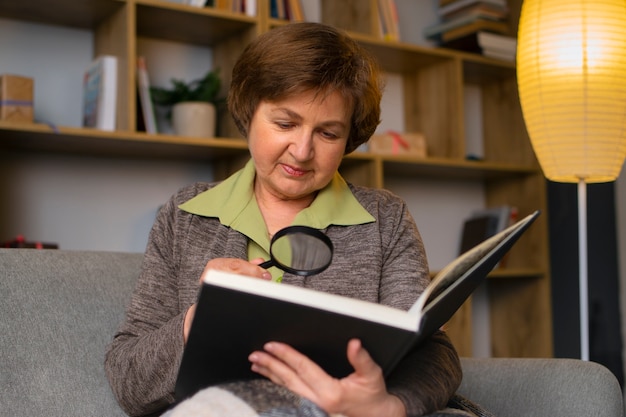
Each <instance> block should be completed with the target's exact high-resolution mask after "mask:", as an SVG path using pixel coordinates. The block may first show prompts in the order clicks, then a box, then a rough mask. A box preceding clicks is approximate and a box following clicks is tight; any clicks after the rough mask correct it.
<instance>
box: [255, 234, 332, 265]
mask: <svg viewBox="0 0 626 417" xmlns="http://www.w3.org/2000/svg"><path fill="white" fill-rule="evenodd" d="M332 259H333V244H332V242H331V241H330V239H329V238H328V236H326V235H325V234H324V233H322V232H321V231H319V230H318V229H314V228H312V227H308V226H289V227H285V228H284V229H280V230H279V231H278V232H276V234H275V235H274V237H272V241H271V242H270V260H269V261H265V262H263V263H262V264H261V265H259V266H260V267H261V268H266V269H267V268H269V267H272V266H276V267H278V268H280V269H282V270H283V271H285V272H288V273H290V274H294V275H300V276H309V275H315V274H319V273H320V272H322V271H324V270H325V269H326V268H328V266H329V265H330V262H331V261H332Z"/></svg>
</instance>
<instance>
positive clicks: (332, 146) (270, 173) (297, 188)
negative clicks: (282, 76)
mask: <svg viewBox="0 0 626 417" xmlns="http://www.w3.org/2000/svg"><path fill="white" fill-rule="evenodd" d="M351 116H352V106H351V105H350V104H349V103H348V102H347V101H346V100H345V99H344V98H343V97H342V96H341V95H340V94H339V93H337V92H333V93H331V94H328V95H324V94H319V95H318V96H317V97H316V96H315V93H314V92H304V93H301V94H299V95H296V96H293V97H290V98H288V99H285V100H281V101H277V102H268V101H262V102H261V103H260V104H259V106H258V107H257V109H256V112H255V113H254V115H253V116H252V121H251V122H250V128H249V130H248V132H249V133H248V144H249V148H250V153H251V155H252V158H253V160H254V163H255V166H256V180H255V192H256V194H257V198H259V197H260V198H263V199H265V200H267V199H280V200H304V201H308V203H309V204H310V202H311V201H312V200H313V199H314V198H315V193H316V192H317V191H319V190H320V189H322V188H324V187H325V186H326V185H327V184H328V183H329V182H330V181H331V179H332V178H333V175H334V174H335V172H336V171H337V169H338V168H339V164H340V163H341V159H342V157H343V154H344V151H345V148H346V142H347V140H348V136H349V134H350V119H351Z"/></svg>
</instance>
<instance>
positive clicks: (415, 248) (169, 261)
mask: <svg viewBox="0 0 626 417" xmlns="http://www.w3.org/2000/svg"><path fill="white" fill-rule="evenodd" d="M381 95H382V86H381V79H380V70H379V69H378V67H377V65H376V62H375V61H374V60H373V59H372V58H371V57H370V55H369V54H368V53H367V52H366V51H365V50H364V49H362V48H361V47H360V46H359V45H358V44H357V43H356V42H355V41H353V40H352V39H350V38H349V37H348V36H346V35H345V34H344V33H342V32H340V31H338V30H336V29H334V28H332V27H329V26H325V25H322V24H315V23H299V24H292V25H285V26H282V27H280V28H277V29H273V30H271V31H269V32H267V33H265V34H264V35H262V36H259V37H258V38H256V39H255V40H254V41H253V42H252V43H251V44H250V45H249V46H248V47H247V48H246V50H245V51H244V52H243V54H242V55H241V57H240V58H239V60H238V62H237V63H236V65H235V67H234V69H233V74H232V85H231V89H230V92H229V97H228V106H229V110H230V112H231V114H232V117H233V118H234V120H235V122H236V124H237V126H238V128H239V129H240V131H241V133H242V134H243V135H244V136H245V137H246V138H247V140H248V144H249V149H250V154H251V160H250V161H249V162H248V164H247V165H246V166H245V167H244V168H243V169H241V170H240V171H238V172H236V173H235V174H233V175H232V176H231V177H229V178H227V179H226V180H224V181H222V182H221V183H214V184H206V183H200V184H195V185H192V186H188V187H186V188H183V189H181V190H180V191H179V192H178V193H177V194H175V195H174V196H173V197H172V198H171V199H170V201H169V202H168V203H167V204H166V205H165V206H164V207H163V208H162V209H161V210H160V212H159V214H158V216H157V219H156V221H155V224H154V226H153V229H152V231H151V234H150V237H149V242H148V246H147V249H146V253H145V260H144V264H143V269H142V273H141V276H140V278H139V281H138V284H137V288H136V290H135V292H134V294H133V297H132V301H131V304H130V306H129V309H128V311H127V316H126V319H125V321H124V323H123V324H122V325H121V327H120V329H119V331H118V332H117V334H116V335H115V337H114V340H113V341H112V343H111V345H110V347H109V349H108V352H107V355H106V362H105V365H106V370H107V374H108V377H109V380H110V382H111V386H112V388H113V391H114V392H115V393H116V396H117V398H118V400H119V402H120V404H121V405H122V407H123V408H124V409H125V410H126V411H127V412H128V413H129V414H131V415H145V414H149V413H161V412H163V411H164V410H165V409H167V408H168V407H169V406H171V404H172V403H173V402H174V386H175V382H176V376H177V371H178V367H179V365H180V362H181V358H182V354H183V350H184V346H185V342H186V339H187V335H188V332H189V328H190V326H191V322H192V320H193V316H194V311H195V304H194V303H195V301H196V299H197V292H198V288H199V281H200V280H201V277H202V275H203V272H204V271H206V270H208V269H210V268H214V269H220V270H224V271H229V272H235V273H240V274H245V275H249V276H252V277H258V278H259V279H266V280H269V279H272V278H278V277H279V276H280V277H282V283H281V284H278V283H277V284H275V285H298V286H303V287H308V288H312V289H316V290H321V291H326V292H330V293H335V294H340V295H344V296H349V297H354V298H358V299H363V300H368V301H373V302H377V303H382V304H386V305H390V306H393V307H397V308H401V309H408V308H409V307H410V306H411V304H412V303H413V302H414V300H415V299H416V298H417V297H418V295H419V294H420V292H421V291H422V290H423V288H424V287H425V286H426V285H427V283H428V280H429V278H428V267H427V262H426V256H425V252H424V248H423V245H422V241H421V238H420V236H419V233H418V230H417V227H416V225H415V223H414V221H413V219H412V217H411V215H410V214H409V211H408V209H407V206H406V204H405V202H404V201H402V200H401V199H400V198H399V197H397V196H395V195H393V194H391V193H390V192H388V191H385V190H378V189H369V188H365V187H360V186H356V185H352V184H348V183H346V182H345V181H344V179H343V178H342V177H341V175H340V174H339V173H338V168H339V165H340V163H341V160H342V158H343V156H344V155H346V154H348V153H350V152H352V151H354V150H355V149H356V148H357V147H358V146H359V145H361V144H363V143H365V142H366V141H367V140H368V139H369V138H370V136H371V135H372V134H373V133H374V130H375V129H376V126H377V125H378V123H379V121H380V100H381ZM290 225H306V226H310V227H314V228H316V229H320V230H322V231H323V232H324V233H326V235H327V236H328V237H329V238H330V239H331V241H332V242H333V245H334V247H335V253H334V257H333V263H332V264H331V266H330V267H329V268H328V269H327V270H325V271H324V272H322V273H320V274H318V275H315V276H311V277H301V276H295V275H291V274H288V273H284V272H283V271H280V270H277V269H276V268H271V270H269V271H268V270H265V269H263V268H261V267H260V266H259V264H260V263H261V262H262V260H263V259H267V257H268V250H269V243H270V239H271V237H272V235H273V234H274V233H276V232H277V231H278V230H280V229H282V228H284V227H286V226H290ZM346 354H347V357H348V360H349V362H350V363H351V365H352V366H353V368H354V372H353V373H352V374H350V375H348V376H347V377H345V378H343V379H334V378H332V377H331V376H329V375H328V374H326V373H325V372H324V370H323V369H321V368H320V367H318V366H317V365H316V364H315V363H313V362H312V361H311V360H309V359H308V358H306V357H304V356H303V355H302V354H300V353H299V352H297V351H296V350H294V349H293V348H291V347H290V346H287V345H284V344H281V343H268V344H267V345H266V346H265V350H263V351H258V352H250V357H249V359H250V362H251V369H252V370H253V371H255V372H257V373H258V374H259V380H257V381H245V382H241V383H235V384H230V385H228V386H227V387H222V388H225V389H228V390H229V391H230V392H231V393H236V394H237V395H239V396H240V397H241V398H245V397H246V393H248V395H249V397H254V398H248V400H250V401H251V402H250V404H252V405H253V406H254V404H253V401H252V400H254V399H256V400H257V401H258V399H259V398H262V399H263V401H265V402H267V403H268V404H269V403H272V401H274V402H273V403H272V404H271V406H272V407H278V408H280V407H282V409H283V410H284V409H285V407H288V406H289V404H291V405H294V404H295V405H294V406H299V407H302V404H303V402H302V401H301V400H303V401H304V402H305V403H307V404H309V405H312V406H313V407H314V408H315V409H316V410H317V412H319V413H322V414H315V415H323V414H326V413H328V414H342V415H345V416H348V417H357V416H358V417H367V416H376V417H379V416H386V417H394V416H407V415H408V416H418V415H424V414H428V413H432V412H434V411H436V410H439V409H442V408H444V407H445V406H446V404H447V402H448V400H449V399H450V397H451V396H452V395H453V393H454V391H455V390H456V388H457V387H458V385H459V383H460V379H461V370H460V365H459V360H458V357H457V354H456V352H455V350H454V348H453V346H452V345H451V343H450V341H449V339H448V338H447V336H446V335H445V334H444V333H443V332H438V333H436V334H435V335H434V336H432V337H431V338H430V340H429V341H428V342H426V343H425V344H423V345H421V346H420V347H419V348H418V349H416V350H415V351H414V352H412V353H411V354H409V355H408V356H407V357H406V358H405V359H404V360H403V361H402V363H401V364H400V365H399V366H398V367H397V370H396V371H394V372H393V373H392V374H391V375H390V376H389V377H388V378H387V379H384V378H383V376H382V373H381V370H380V368H379V367H378V365H377V364H376V363H375V362H374V361H373V360H372V359H371V357H370V356H369V354H368V353H367V351H366V350H365V349H364V348H363V347H362V346H361V344H360V342H359V341H358V340H352V341H350V342H349V344H348V346H346ZM264 377H265V378H264ZM250 392H254V395H251V394H250ZM259 394H260V395H259ZM198 395H199V394H198ZM188 401H191V402H193V401H194V399H193V398H192V399H191V400H188ZM198 401H199V400H196V402H198ZM280 401H286V402H285V403H282V404H281V403H280ZM289 401H292V403H289V404H288V402H289ZM209 404H213V405H209ZM298 404H299V405H298ZM184 406H185V403H182V404H180V405H178V406H177V407H176V408H174V409H173V410H172V411H171V412H172V413H174V414H175V413H176V412H177V409H178V410H180V409H181V408H180V407H184ZM213 406H215V404H214V403H211V402H209V403H207V405H206V406H205V408H207V409H208V408H211V407H213ZM256 406H257V410H258V409H259V407H261V406H259V405H258V404H256ZM201 408H202V407H201ZM215 410H217V408H215ZM266 411H267V410H266ZM216 413H217V412H216ZM231 414H232V413H231ZM180 415H193V414H191V413H189V412H185V413H180ZM202 415H204V414H202ZM206 415H218V414H206ZM224 415H228V413H226V414H224ZM233 415H234V414H233ZM267 415H278V414H267Z"/></svg>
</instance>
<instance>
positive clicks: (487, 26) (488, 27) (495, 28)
mask: <svg viewBox="0 0 626 417" xmlns="http://www.w3.org/2000/svg"><path fill="white" fill-rule="evenodd" d="M479 31H483V32H485V31H489V32H497V33H507V32H508V31H509V25H508V24H507V23H506V22H500V21H496V20H489V19H476V20H474V21H473V22H470V23H468V24H466V25H463V26H459V27H456V28H454V29H451V30H449V31H446V32H444V33H442V34H441V42H442V43H446V42H450V41H452V40H454V39H458V38H460V37H463V36H466V35H469V34H471V33H476V32H479Z"/></svg>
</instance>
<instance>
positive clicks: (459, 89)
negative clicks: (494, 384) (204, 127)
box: [0, 0, 552, 357]
mask: <svg viewBox="0 0 626 417" xmlns="http://www.w3.org/2000/svg"><path fill="white" fill-rule="evenodd" d="M257 2H258V4H257V10H258V11H259V15H258V16H256V17H250V16H246V15H244V14H240V13H233V12H228V11H223V10H216V9H212V8H196V7H191V6H187V5H182V4H177V3H173V2H168V1H165V0H81V1H75V0H46V1H44V0H31V1H23V0H22V1H20V0H6V1H3V2H2V4H0V17H4V18H9V19H16V20H22V21H29V22H38V23H45V24H52V25H62V26H70V27H75V28H82V29H89V30H91V31H93V33H94V42H95V54H96V55H98V54H104V53H107V54H114V55H116V56H118V58H120V74H119V79H120V83H119V90H118V97H119V100H118V128H117V130H116V131H115V132H102V131H96V130H90V129H82V128H75V127H64V126H59V127H51V126H48V125H40V124H32V125H29V124H11V123H7V122H0V149H10V150H13V151H18V152H48V153H61V154H74V155H85V156H94V155H96V156H115V157H143V158H178V159H189V160H202V161H209V162H212V163H213V164H214V168H215V173H216V176H217V178H223V177H225V176H227V175H228V174H230V173H231V172H233V171H234V170H236V169H237V168H238V167H240V166H241V165H242V164H243V163H244V162H245V160H246V159H247V158H248V157H249V155H248V152H247V148H246V143H245V141H244V140H243V139H241V138H240V137H239V135H238V133H237V131H236V129H235V128H234V126H233V125H232V123H230V122H229V120H228V119H223V120H221V123H219V125H220V126H221V128H220V132H219V137H218V138H210V139H206V138H183V137H178V136H173V135H163V134H156V135H149V134H146V133H144V132H138V131H136V126H137V120H136V114H137V111H136V110H137V105H138V104H137V102H136V95H135V91H136V84H135V82H136V81H135V73H134V68H135V67H136V55H137V37H139V36H142V37H151V38H158V39H163V40H171V41H176V42H184V43H189V44H197V45H203V46H208V47H211V48H212V49H213V54H214V60H215V61H216V65H218V66H219V67H220V69H221V74H222V76H223V77H224V85H225V86H227V85H228V84H229V81H230V80H229V78H228V77H229V74H230V70H231V69H232V66H233V64H234V62H235V60H236V58H237V56H238V55H239V53H240V52H241V51H242V49H243V48H244V46H245V45H246V44H247V43H248V42H249V41H250V40H251V39H253V38H254V37H255V36H258V34H260V33H263V32H265V31H267V30H271V28H272V27H274V26H276V25H281V24H285V22H283V21H279V20H277V19H272V18H271V17H270V16H269V10H270V9H269V0H257ZM321 7H322V14H321V15H322V19H323V21H324V22H326V23H329V24H332V25H335V26H337V27H341V28H344V29H346V30H348V31H349V32H350V34H351V35H352V36H353V37H354V38H355V39H357V40H358V41H359V42H360V43H361V44H362V45H364V46H365V47H366V48H368V49H369V50H370V51H372V52H373V53H374V54H375V55H376V56H377V57H378V58H379V60H380V61H381V63H382V66H383V68H384V70H385V71H387V72H389V73H394V74H399V75H400V76H401V79H402V83H403V88H404V91H405V95H404V96H405V99H404V102H403V106H402V107H403V111H404V115H405V120H406V121H407V126H406V130H407V131H419V132H423V133H424V134H425V136H426V137H427V138H428V151H429V156H428V157H427V158H422V159H418V158H414V157H409V156H403V155H387V156H383V155H375V154H371V153H368V152H363V153H359V152H355V153H354V154H352V155H349V156H348V157H346V158H345V160H344V162H343V164H342V167H341V172H342V174H343V175H344V176H345V177H346V178H347V179H348V180H349V181H352V182H355V183H358V184H363V185H368V186H373V187H384V186H385V178H386V177H388V176H402V177H403V178H415V179H421V178H436V179H437V180H442V181H448V180H449V181H466V180H467V181H474V182H476V181H478V182H480V183H481V184H483V186H484V188H485V195H486V198H485V205H486V206H495V205H500V204H508V205H511V206H515V207H517V208H518V210H519V213H520V216H523V215H525V214H528V213H530V212H531V211H534V210H535V209H537V208H538V209H540V210H543V211H544V212H545V211H546V208H547V203H546V197H545V187H546V186H545V181H544V179H543V175H542V174H541V171H540V169H539V166H538V164H537V161H536V159H535V157H534V154H533V152H532V149H531V146H530V142H529V139H528V135H527V132H526V129H525V126H524V123H523V120H522V115H521V109H520V105H519V99H518V96H517V89H516V79H515V65H514V64H512V63H509V62H501V61H497V60H494V59H490V58H485V57H482V56H478V55H474V54H469V53H464V52H457V51H451V50H444V49H437V48H427V47H423V46H418V45H413V44H410V43H407V42H390V41H385V40H383V39H381V37H380V35H379V34H378V16H377V0H347V1H345V2H337V1H335V0H321ZM515 7H518V6H515ZM346 10H349V11H350V12H349V13H348V12H346ZM26 53H27V52H26ZM467 84H472V85H477V86H479V88H480V89H481V93H482V97H483V103H482V107H483V120H482V122H483V126H484V139H483V142H484V143H483V144H484V149H485V152H484V159H483V160H480V161H472V160H467V159H466V157H465V155H466V149H467V144H466V138H465V130H466V129H465V125H464V112H465V109H464V102H463V89H464V86H465V85H467ZM426 198H427V196H426ZM546 222H547V216H541V217H540V218H539V219H538V220H537V222H536V223H535V224H534V225H533V227H532V228H531V229H530V230H529V231H528V232H527V234H526V235H525V236H524V237H522V239H521V240H520V241H519V242H518V244H516V245H515V247H514V248H513V250H512V251H511V252H510V254H509V258H508V261H507V267H506V268H503V269H501V270H495V271H493V273H492V274H491V277H490V279H489V280H488V290H489V300H490V301H489V303H490V311H491V319H490V326H491V334H492V340H491V346H492V351H493V354H494V355H495V356H527V357H533V356H534V357H547V356H551V355H552V328H551V309H550V275H549V256H548V238H547V224H546ZM470 310H471V301H470V302H469V303H467V304H466V305H465V306H464V307H463V308H462V309H461V310H460V311H459V313H458V314H457V315H456V316H455V318H454V319H453V320H452V321H451V323H450V324H449V326H448V331H449V333H450V335H451V337H452V338H453V340H454V342H455V344H456V346H457V348H458V350H459V352H460V354H461V355H463V356H471V355H472V352H471V335H472V323H471V311H470Z"/></svg>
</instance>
